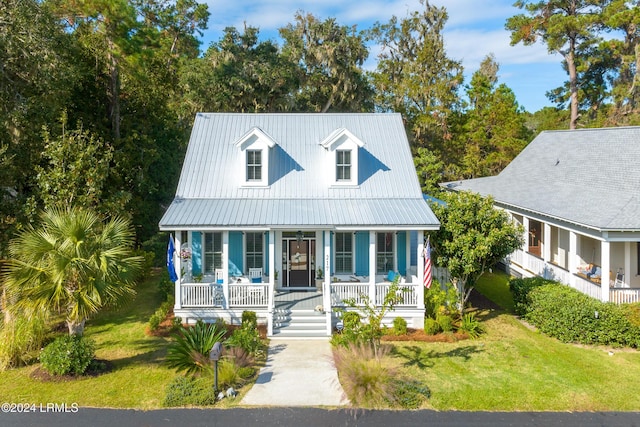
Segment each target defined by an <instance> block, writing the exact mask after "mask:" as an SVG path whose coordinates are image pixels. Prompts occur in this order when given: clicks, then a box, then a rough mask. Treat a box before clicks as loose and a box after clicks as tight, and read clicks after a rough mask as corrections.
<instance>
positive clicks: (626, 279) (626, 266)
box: [624, 242, 631, 286]
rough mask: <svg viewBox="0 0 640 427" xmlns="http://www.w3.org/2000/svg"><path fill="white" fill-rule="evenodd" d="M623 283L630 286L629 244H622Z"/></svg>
mask: <svg viewBox="0 0 640 427" xmlns="http://www.w3.org/2000/svg"><path fill="white" fill-rule="evenodd" d="M624 283H626V285H625V286H631V242H624Z"/></svg>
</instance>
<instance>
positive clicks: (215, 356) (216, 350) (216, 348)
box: [209, 341, 222, 391]
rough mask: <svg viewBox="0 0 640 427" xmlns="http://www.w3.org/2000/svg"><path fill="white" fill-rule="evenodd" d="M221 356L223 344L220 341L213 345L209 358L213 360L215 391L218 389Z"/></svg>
mask: <svg viewBox="0 0 640 427" xmlns="http://www.w3.org/2000/svg"><path fill="white" fill-rule="evenodd" d="M220 356H222V344H221V343H220V342H219V341H218V342H217V343H215V344H214V345H213V347H211V352H210V353H209V360H213V366H214V383H213V389H214V390H215V391H218V360H220Z"/></svg>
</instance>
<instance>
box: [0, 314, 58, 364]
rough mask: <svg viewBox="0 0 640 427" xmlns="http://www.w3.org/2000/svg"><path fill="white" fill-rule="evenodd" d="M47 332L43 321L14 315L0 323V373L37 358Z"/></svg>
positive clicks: (40, 318)
mask: <svg viewBox="0 0 640 427" xmlns="http://www.w3.org/2000/svg"><path fill="white" fill-rule="evenodd" d="M46 332H47V328H46V324H45V320H44V319H43V318H42V317H38V316H34V317H31V318H27V317H24V316H20V315H16V316H14V317H13V318H12V320H11V322H9V323H6V324H2V323H0V371H4V370H6V369H9V368H15V367H18V366H21V365H26V364H28V363H30V362H31V361H33V360H35V359H36V358H37V354H38V352H39V351H40V349H41V348H42V344H43V343H44V340H45V335H46Z"/></svg>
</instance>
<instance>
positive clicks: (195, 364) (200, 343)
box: [165, 320, 227, 374]
mask: <svg viewBox="0 0 640 427" xmlns="http://www.w3.org/2000/svg"><path fill="white" fill-rule="evenodd" d="M226 332H227V331H226V330H224V329H219V328H217V326H216V325H215V324H211V323H204V322H203V321H201V320H198V322H197V323H196V324H195V326H192V327H191V326H182V325H180V327H179V328H178V333H177V334H176V335H175V339H176V340H175V342H173V343H171V344H170V345H169V348H168V350H167V357H166V359H165V362H166V364H167V365H168V366H169V367H171V368H175V369H176V370H178V371H185V372H186V373H188V374H201V373H205V372H209V371H210V370H211V363H210V361H209V353H211V348H212V347H213V345H214V344H215V343H217V342H222V340H223V338H224V335H225V334H226Z"/></svg>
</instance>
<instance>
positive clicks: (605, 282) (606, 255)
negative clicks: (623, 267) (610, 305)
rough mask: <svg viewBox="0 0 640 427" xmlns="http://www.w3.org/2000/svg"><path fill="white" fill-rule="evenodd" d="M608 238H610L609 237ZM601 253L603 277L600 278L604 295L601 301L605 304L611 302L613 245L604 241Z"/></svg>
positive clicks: (601, 244)
mask: <svg viewBox="0 0 640 427" xmlns="http://www.w3.org/2000/svg"><path fill="white" fill-rule="evenodd" d="M607 237H608V236H607ZM600 248H601V250H600V253H601V254H602V255H601V256H602V260H601V261H602V276H601V277H600V289H601V291H602V295H601V296H600V300H601V301H603V302H608V301H609V280H610V275H609V270H610V269H611V243H609V241H607V240H604V241H603V242H602V243H600Z"/></svg>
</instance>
